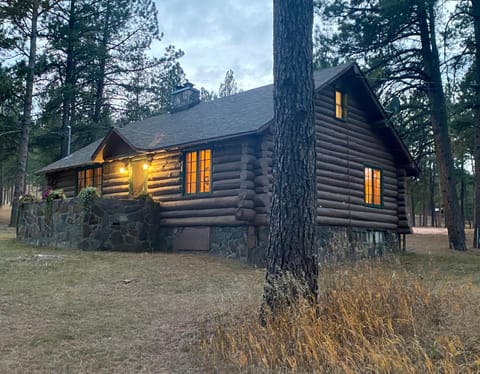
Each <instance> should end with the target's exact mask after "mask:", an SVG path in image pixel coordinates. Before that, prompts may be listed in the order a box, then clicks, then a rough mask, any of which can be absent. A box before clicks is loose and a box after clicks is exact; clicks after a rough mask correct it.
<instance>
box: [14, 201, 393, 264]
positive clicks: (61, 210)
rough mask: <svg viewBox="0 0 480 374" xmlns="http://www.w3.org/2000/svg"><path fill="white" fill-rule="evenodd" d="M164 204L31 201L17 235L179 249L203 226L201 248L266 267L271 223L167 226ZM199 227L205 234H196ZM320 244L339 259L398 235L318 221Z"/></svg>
mask: <svg viewBox="0 0 480 374" xmlns="http://www.w3.org/2000/svg"><path fill="white" fill-rule="evenodd" d="M159 209H160V208H159V205H158V204H157V203H154V202H152V201H150V200H148V199H147V200H117V199H95V200H94V201H93V203H92V204H91V205H90V206H88V207H85V206H84V205H83V203H82V202H81V201H80V200H79V199H76V198H73V199H66V200H54V201H52V202H50V203H47V202H42V203H27V204H23V205H21V206H20V211H19V221H18V225H17V237H18V238H19V239H20V240H22V241H24V242H26V243H29V244H33V245H36V246H52V247H57V248H66V249H69V248H72V249H84V250H116V251H131V252H139V251H153V250H155V251H162V252H174V251H176V250H182V249H187V250H195V249H197V250H198V249H200V248H193V247H192V248H190V247H188V248H178V247H180V246H189V245H190V246H191V245H193V244H195V241H197V244H198V243H199V239H200V231H201V232H202V233H203V234H204V235H203V236H202V238H203V239H204V241H205V243H204V245H203V246H204V248H201V249H203V250H206V251H208V252H209V253H210V254H212V255H216V256H223V257H227V258H241V259H244V260H246V261H248V263H250V264H251V265H254V266H265V264H266V262H265V259H266V252H267V246H268V227H265V226H258V227H256V226H211V227H208V226H204V227H203V229H202V230H199V228H201V226H197V227H196V228H195V229H193V228H192V227H165V226H160V225H159V224H157V222H158V219H157V216H158V212H159ZM205 230H206V231H205ZM197 232H198V233H199V234H198V236H199V237H198V238H196V237H193V238H192V237H191V236H192V235H197V234H192V233H197ZM187 233H188V234H187ZM181 235H183V237H182V239H181V240H180V236H181ZM185 235H187V239H188V240H185ZM192 243H193V244H192ZM316 247H317V252H316V254H317V257H318V260H319V262H320V263H338V262H345V261H351V260H358V259H363V258H371V257H377V256H381V255H383V254H384V253H385V252H392V251H394V250H395V249H397V248H398V239H397V234H396V233H395V232H391V231H382V230H376V231H375V230H367V229H365V228H345V227H335V226H318V227H317V246H316Z"/></svg>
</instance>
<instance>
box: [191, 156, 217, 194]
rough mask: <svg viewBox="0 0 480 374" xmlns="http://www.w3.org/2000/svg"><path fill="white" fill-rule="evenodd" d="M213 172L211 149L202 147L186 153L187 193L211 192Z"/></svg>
mask: <svg viewBox="0 0 480 374" xmlns="http://www.w3.org/2000/svg"><path fill="white" fill-rule="evenodd" d="M211 174H212V151H211V149H202V150H199V151H193V152H187V153H186V154H185V194H187V195H189V194H195V193H204V192H210V191H211Z"/></svg>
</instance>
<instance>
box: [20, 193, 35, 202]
mask: <svg viewBox="0 0 480 374" xmlns="http://www.w3.org/2000/svg"><path fill="white" fill-rule="evenodd" d="M19 203H20V204H26V203H38V199H37V198H36V197H35V196H33V195H30V194H25V195H24V196H22V197H21V198H20V200H19Z"/></svg>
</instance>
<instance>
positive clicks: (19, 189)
mask: <svg viewBox="0 0 480 374" xmlns="http://www.w3.org/2000/svg"><path fill="white" fill-rule="evenodd" d="M38 8H39V0H33V1H32V29H31V31H30V51H29V56H28V67H27V77H26V85H25V98H24V104H23V116H22V135H21V138H20V145H19V151H18V167H17V174H16V176H15V186H14V191H13V199H12V212H11V216H10V226H16V224H17V213H18V204H19V199H20V196H22V195H23V194H24V186H25V174H26V167H27V157H28V142H29V138H30V129H31V127H32V102H33V78H34V69H35V60H36V58H37V21H38Z"/></svg>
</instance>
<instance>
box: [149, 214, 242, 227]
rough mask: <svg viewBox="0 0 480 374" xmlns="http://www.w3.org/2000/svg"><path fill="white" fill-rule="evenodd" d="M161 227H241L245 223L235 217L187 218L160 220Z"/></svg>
mask: <svg viewBox="0 0 480 374" xmlns="http://www.w3.org/2000/svg"><path fill="white" fill-rule="evenodd" d="M158 223H159V224H160V225H161V226H211V225H218V226H242V225H245V224H247V221H239V220H237V219H236V217H235V216H222V217H208V218H206V217H189V218H162V219H159V220H158Z"/></svg>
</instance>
